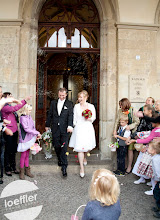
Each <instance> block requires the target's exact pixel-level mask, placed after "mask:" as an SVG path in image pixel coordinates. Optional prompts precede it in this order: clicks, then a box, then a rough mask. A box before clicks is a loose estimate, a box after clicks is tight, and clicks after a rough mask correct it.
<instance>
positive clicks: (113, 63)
mask: <svg viewBox="0 0 160 220" xmlns="http://www.w3.org/2000/svg"><path fill="white" fill-rule="evenodd" d="M116 48H117V43H116V28H115V25H114V22H113V20H107V21H102V23H101V47H100V49H101V55H100V56H101V57H100V151H101V159H105V158H111V152H110V149H108V147H107V145H108V144H109V143H110V142H111V138H112V133H113V126H114V121H115V114H116V101H117V56H116V54H117V51H116Z"/></svg>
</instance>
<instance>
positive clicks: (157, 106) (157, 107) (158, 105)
mask: <svg viewBox="0 0 160 220" xmlns="http://www.w3.org/2000/svg"><path fill="white" fill-rule="evenodd" d="M155 110H156V112H157V113H158V114H159V115H160V100H157V101H156V102H155Z"/></svg>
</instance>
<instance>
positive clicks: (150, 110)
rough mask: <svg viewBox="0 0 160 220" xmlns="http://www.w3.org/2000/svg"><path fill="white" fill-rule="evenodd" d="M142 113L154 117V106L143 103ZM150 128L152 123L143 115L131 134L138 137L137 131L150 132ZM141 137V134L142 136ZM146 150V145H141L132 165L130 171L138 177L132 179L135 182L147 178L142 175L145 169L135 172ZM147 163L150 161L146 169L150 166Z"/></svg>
mask: <svg viewBox="0 0 160 220" xmlns="http://www.w3.org/2000/svg"><path fill="white" fill-rule="evenodd" d="M143 114H144V115H145V116H148V117H154V115H155V110H154V107H153V106H151V105H145V106H144V107H143ZM152 129H153V126H152V123H151V122H150V121H146V120H145V118H144V117H143V118H142V119H141V121H140V124H139V125H138V127H137V131H136V132H135V134H133V135H132V136H134V139H138V136H137V132H145V131H150V132H151V130H152ZM149 135H150V133H149V132H148V136H149ZM142 138H143V136H142ZM146 151H147V147H143V149H142V150H141V151H140V153H139V155H138V157H137V160H136V163H135V165H134V167H133V170H132V173H134V174H135V175H137V176H139V177H140V178H139V179H138V180H136V181H134V183H135V184H140V183H145V182H146V180H145V179H149V177H147V176H146V175H144V174H145V173H147V172H146V170H144V173H142V172H141V173H138V172H137V169H138V166H139V164H140V162H141V159H142V156H143V154H144V153H145V152H146ZM149 163H150V162H149V161H148V169H149V167H150V166H149ZM147 185H151V182H148V183H147Z"/></svg>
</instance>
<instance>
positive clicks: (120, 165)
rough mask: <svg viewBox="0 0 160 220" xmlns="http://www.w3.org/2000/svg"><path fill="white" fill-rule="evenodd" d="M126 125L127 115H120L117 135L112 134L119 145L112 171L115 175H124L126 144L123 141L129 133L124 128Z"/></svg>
mask: <svg viewBox="0 0 160 220" xmlns="http://www.w3.org/2000/svg"><path fill="white" fill-rule="evenodd" d="M127 126H128V116H127V115H122V116H121V117H120V127H119V129H118V132H117V133H118V135H117V134H116V135H114V137H115V138H117V140H118V144H119V147H118V148H117V170H116V171H114V173H115V174H116V175H120V176H124V175H125V157H126V153H127V144H126V143H125V141H126V140H127V138H128V137H130V135H131V131H129V130H126V127H127Z"/></svg>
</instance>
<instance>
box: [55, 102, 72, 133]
mask: <svg viewBox="0 0 160 220" xmlns="http://www.w3.org/2000/svg"><path fill="white" fill-rule="evenodd" d="M65 101H66V100H65V99H64V100H63V101H61V100H60V99H58V104H57V110H58V115H59V116H60V114H61V111H62V108H63V105H64V102H65ZM68 128H70V129H72V131H73V127H71V126H68Z"/></svg>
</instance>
